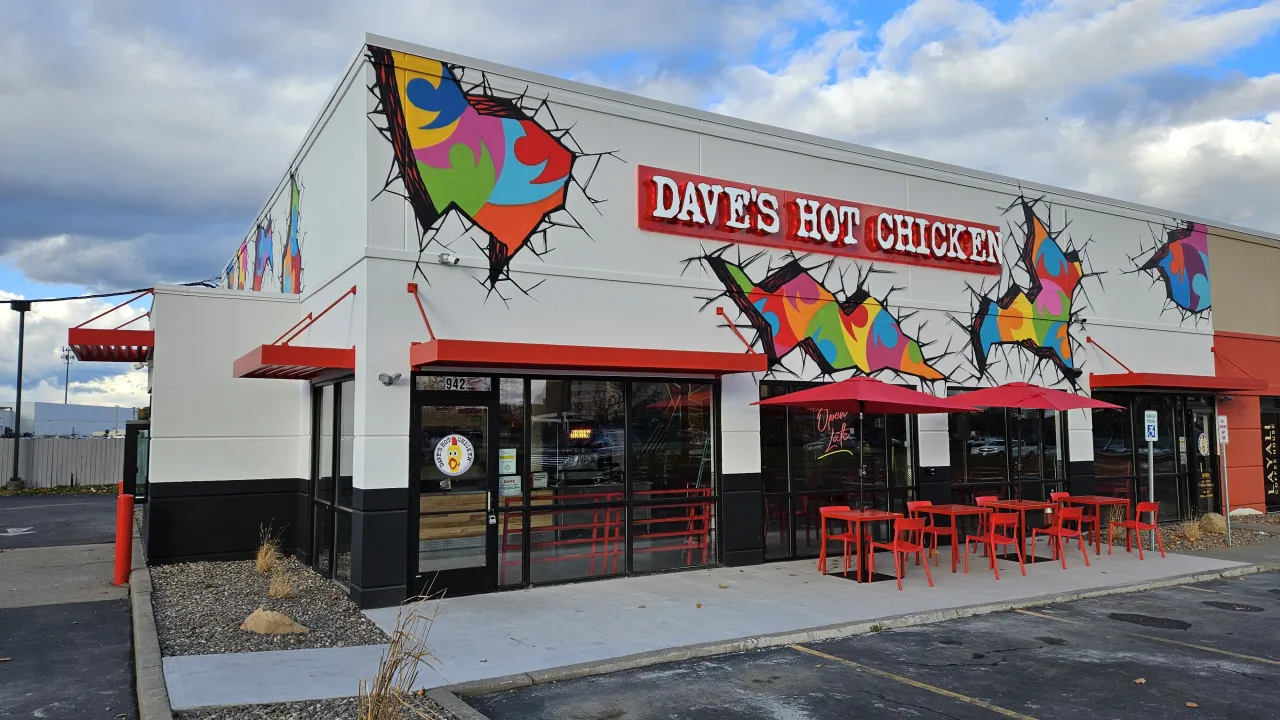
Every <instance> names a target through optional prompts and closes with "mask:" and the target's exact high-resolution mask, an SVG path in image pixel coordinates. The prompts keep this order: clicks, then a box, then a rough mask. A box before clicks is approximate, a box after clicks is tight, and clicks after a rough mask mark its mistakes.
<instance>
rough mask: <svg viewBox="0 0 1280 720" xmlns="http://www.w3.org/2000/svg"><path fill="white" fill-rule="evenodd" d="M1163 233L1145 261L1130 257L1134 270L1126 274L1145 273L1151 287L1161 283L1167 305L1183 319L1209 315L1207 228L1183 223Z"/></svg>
mask: <svg viewBox="0 0 1280 720" xmlns="http://www.w3.org/2000/svg"><path fill="white" fill-rule="evenodd" d="M1163 230H1164V232H1165V236H1164V238H1163V239H1160V238H1159V236H1156V246H1155V248H1154V249H1152V250H1151V251H1150V252H1148V253H1144V254H1145V255H1146V257H1145V258H1143V257H1142V256H1141V255H1140V256H1139V257H1138V258H1131V259H1132V260H1133V261H1134V265H1135V266H1136V269H1135V270H1131V271H1130V272H1145V273H1148V274H1149V275H1151V277H1152V283H1153V284H1155V283H1162V284H1163V285H1164V289H1165V293H1166V295H1167V297H1168V300H1169V304H1170V305H1172V306H1173V307H1175V308H1177V309H1178V311H1179V312H1181V313H1182V314H1183V318H1184V319H1186V318H1187V317H1190V316H1193V315H1195V316H1199V315H1202V314H1204V313H1207V312H1209V309H1210V307H1211V302H1210V300H1211V297H1210V291H1209V229H1208V228H1207V227H1205V226H1204V225H1202V224H1200V223H1194V222H1183V223H1179V224H1178V225H1177V226H1175V227H1171V228H1163Z"/></svg>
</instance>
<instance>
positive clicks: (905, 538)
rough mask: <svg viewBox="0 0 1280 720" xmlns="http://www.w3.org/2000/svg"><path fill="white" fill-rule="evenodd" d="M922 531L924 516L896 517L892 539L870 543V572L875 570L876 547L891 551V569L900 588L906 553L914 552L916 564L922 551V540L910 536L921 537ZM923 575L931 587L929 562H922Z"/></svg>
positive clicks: (918, 562) (904, 570)
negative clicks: (914, 539)
mask: <svg viewBox="0 0 1280 720" xmlns="http://www.w3.org/2000/svg"><path fill="white" fill-rule="evenodd" d="M923 532H924V518H898V519H897V520H894V521H893V540H892V541H890V542H885V543H878V542H874V541H873V542H872V543H871V562H870V567H871V574H872V575H874V574H875V572H876V549H877V548H879V549H881V550H888V551H889V552H891V553H893V570H894V573H895V574H896V575H897V578H898V589H899V590H901V589H902V575H903V573H905V572H906V569H907V555H910V554H911V553H915V554H916V564H917V565H919V564H920V554H921V553H923V552H924V544H923V543H922V542H912V541H911V538H912V536H915V537H921V533H923ZM924 576H925V578H926V579H927V580H928V581H929V587H933V576H932V575H930V574H929V563H924Z"/></svg>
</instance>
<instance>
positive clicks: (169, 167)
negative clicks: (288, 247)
mask: <svg viewBox="0 0 1280 720" xmlns="http://www.w3.org/2000/svg"><path fill="white" fill-rule="evenodd" d="M821 17H828V18H830V17H833V16H832V15H831V12H830V10H829V9H828V8H827V6H826V5H825V3H823V2H821V1H820V0H737V1H735V2H721V1H720V0H654V1H652V2H646V3H623V4H619V3H600V2H598V1H597V0H560V1H559V2H553V3H540V4H533V3H527V2H524V1H523V0H472V1H470V2H467V3H463V4H458V3H438V2H437V3H424V2H420V1H419V0H382V1H380V2H366V3H351V2H347V1H346V0H286V1H284V2H273V3H262V2H256V1H254V0H227V1H226V2H220V3H173V2H169V1H168V0H130V1H128V2H113V3H93V2H88V0H49V1H48V2H42V3H0V95H3V97H4V98H5V101H4V107H3V108H0V157H4V159H5V161H4V162H3V163H0V256H3V257H4V258H5V259H8V260H9V261H10V262H12V263H14V264H16V265H17V266H18V267H19V268H21V269H22V270H23V271H24V272H28V273H29V275H30V277H32V278H33V279H42V280H44V279H54V278H56V280H57V281H58V282H72V283H78V284H83V285H85V286H89V287H95V288H97V287H107V286H110V285H111V283H114V282H122V283H124V284H128V285H133V284H138V283H139V282H141V284H150V283H151V282H155V281H158V280H180V281H189V280H196V279H200V278H202V277H206V276H208V275H212V274H216V272H217V271H218V270H220V269H221V267H220V266H221V265H222V263H223V262H224V260H225V258H226V256H228V255H229V254H230V253H231V252H233V251H234V248H235V245H236V243H237V242H238V241H239V239H240V238H241V237H243V235H244V233H245V232H246V231H247V229H248V226H249V224H250V223H251V222H252V220H253V217H254V215H255V213H256V212H257V210H258V208H259V207H260V205H261V203H262V202H263V201H264V200H265V199H266V197H267V196H268V194H269V193H270V192H271V190H272V188H273V187H274V185H275V183H276V182H277V181H278V179H279V178H280V177H281V176H282V175H283V174H284V172H285V170H286V165H287V163H288V161H289V159H290V157H291V156H292V154H293V152H294V151H295V149H296V148H297V146H298V144H299V143H300V142H301V140H302V137H303V134H304V133H305V131H306V128H307V127H308V125H309V124H310V122H311V121H312V119H313V118H314V117H315V116H316V114H317V113H318V112H319V111H320V109H321V107H322V105H323V102H324V99H325V97H326V96H327V94H328V93H329V91H330V90H331V89H332V87H333V85H334V84H335V83H336V82H337V80H338V78H339V77H340V75H341V73H342V70H343V68H344V66H345V64H346V63H347V62H348V61H349V60H350V59H351V57H352V55H353V54H354V53H355V52H356V51H357V50H358V48H359V43H360V41H361V40H362V34H361V33H362V31H364V30H369V31H372V32H381V33H384V34H387V35H391V36H394V37H397V38H401V39H404V40H408V41H415V42H421V43H424V44H429V45H436V46H440V47H444V48H446V49H450V50H454V51H456V52H460V53H464V54H472V55H477V56H480V57H486V58H489V59H492V60H497V61H502V62H510V63H514V64H517V65H521V66H525V67H534V68H537V69H543V70H549V71H553V72H560V73H562V74H566V75H567V74H572V72H574V71H576V70H578V69H580V68H582V67H583V66H584V65H586V64H589V62H591V61H592V60H595V61H599V60H600V58H601V57H604V56H608V57H614V58H617V63H618V66H619V67H633V66H634V67H649V66H652V67H658V68H661V67H664V66H666V65H667V64H671V65H673V66H674V65H679V66H682V67H687V66H688V65H687V63H685V62H677V61H675V60H672V59H673V58H678V59H680V60H687V59H688V58H690V57H693V56H695V55H700V56H714V57H717V58H719V57H724V58H737V59H743V58H744V57H745V56H746V55H747V54H749V53H750V52H751V49H752V48H754V47H755V46H756V44H757V43H759V42H760V41H761V39H762V38H763V37H765V36H766V35H767V34H769V33H772V32H774V31H776V30H777V29H778V28H779V26H780V25H785V24H786V23H789V22H796V21H800V20H809V19H813V18H821ZM669 61H670V63H669ZM687 97H690V98H691V97H692V96H687ZM53 246H58V247H64V248H68V249H72V250H74V252H75V255H76V256H77V258H78V260H77V258H71V259H70V260H71V261H69V262H57V261H56V260H53V259H42V258H40V257H38V256H39V255H40V254H41V253H42V252H44V251H45V250H46V249H48V248H49V247H53ZM112 254H116V255H118V257H117V258H115V259H111V258H110V257H109V256H110V255H112ZM90 257H92V258H96V259H97V260H98V261H100V262H101V264H97V263H95V262H87V261H84V260H85V259H87V258H90ZM214 258H216V259H214Z"/></svg>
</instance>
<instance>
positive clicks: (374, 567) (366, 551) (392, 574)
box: [350, 510, 409, 608]
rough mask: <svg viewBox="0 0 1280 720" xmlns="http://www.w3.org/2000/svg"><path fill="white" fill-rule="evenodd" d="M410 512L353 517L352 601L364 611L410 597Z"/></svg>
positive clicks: (355, 513) (357, 512) (356, 513)
mask: <svg viewBox="0 0 1280 720" xmlns="http://www.w3.org/2000/svg"><path fill="white" fill-rule="evenodd" d="M408 523H409V512H408V511H407V510H380V511H375V512H366V511H362V510H353V511H352V513H351V589H350V596H351V599H352V601H354V602H355V603H356V604H357V605H359V606H360V607H363V608H370V607H385V606H387V605H396V604H398V603H400V601H402V600H404V599H405V596H406V595H407V593H408V590H407V588H408V572H407V567H408V562H409V560H408V555H407V552H408V547H407V546H406V544H405V541H404V539H405V537H406V536H407V534H408V532H409V525H408Z"/></svg>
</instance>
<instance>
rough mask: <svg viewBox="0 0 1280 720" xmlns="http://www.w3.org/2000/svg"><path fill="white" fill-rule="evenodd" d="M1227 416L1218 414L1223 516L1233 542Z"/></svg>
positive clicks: (1228, 536) (1229, 542) (1229, 539)
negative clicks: (1228, 477)
mask: <svg viewBox="0 0 1280 720" xmlns="http://www.w3.org/2000/svg"><path fill="white" fill-rule="evenodd" d="M1227 440H1228V436H1227V416H1226V415H1219V416H1218V455H1219V456H1220V457H1219V459H1220V460H1221V461H1222V516H1223V517H1224V518H1226V522H1227V544H1228V545H1230V544H1231V493H1230V491H1229V490H1228V489H1227Z"/></svg>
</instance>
